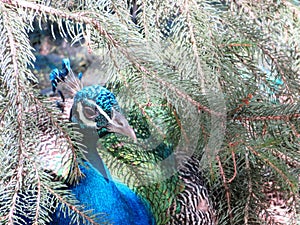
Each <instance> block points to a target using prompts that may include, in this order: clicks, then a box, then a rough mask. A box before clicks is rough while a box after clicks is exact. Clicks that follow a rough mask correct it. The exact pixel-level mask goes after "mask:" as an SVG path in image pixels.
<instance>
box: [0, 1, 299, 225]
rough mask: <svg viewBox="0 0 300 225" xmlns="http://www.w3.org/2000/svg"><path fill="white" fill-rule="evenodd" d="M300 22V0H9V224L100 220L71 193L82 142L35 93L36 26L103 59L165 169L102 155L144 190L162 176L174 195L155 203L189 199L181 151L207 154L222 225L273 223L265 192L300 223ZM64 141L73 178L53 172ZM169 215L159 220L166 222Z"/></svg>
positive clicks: (5, 152) (3, 29) (5, 25)
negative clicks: (182, 194) (175, 180)
mask: <svg viewBox="0 0 300 225" xmlns="http://www.w3.org/2000/svg"><path fill="white" fill-rule="evenodd" d="M299 20H300V8H299V2H298V1H288V0H284V1H269V0H266V1H242V0H241V1H238V0H235V1H227V0H220V1H205V0H198V1H196V0H195V1H192V0H179V1H167V0H166V1H141V0H136V1H124V0H113V1H111V0H90V1H81V0H79V1H65V0H52V1H42V0H38V1H25V0H1V1H0V62H1V64H0V65H1V67H0V85H1V86H0V87H1V88H0V131H1V136H0V162H1V163H0V223H1V224H11V225H12V224H25V223H26V221H28V220H31V221H32V223H33V224H47V223H48V222H49V220H50V216H49V214H51V213H52V212H54V210H55V208H54V206H55V203H57V202H61V203H62V207H63V208H64V209H65V212H66V213H67V212H73V213H74V214H73V219H74V221H82V220H84V221H86V223H89V224H95V223H94V222H93V215H92V212H90V211H84V210H83V209H82V208H81V206H80V204H79V203H78V202H77V201H76V199H75V197H74V196H72V195H71V194H70V193H69V192H68V191H67V190H66V189H65V188H64V187H66V185H65V182H69V183H72V182H77V180H78V178H79V177H80V175H81V173H80V170H79V168H78V165H77V162H78V160H79V159H80V158H82V157H83V156H82V152H81V148H80V145H79V144H78V143H77V142H76V140H78V139H79V138H80V135H79V134H78V133H77V132H76V130H75V129H74V128H71V126H70V122H68V120H67V119H66V118H64V117H63V116H62V115H60V112H59V111H57V110H56V109H55V107H53V104H52V103H51V102H48V101H47V100H46V99H43V98H41V97H40V96H38V94H37V91H36V90H35V88H34V87H35V84H36V83H37V77H35V76H34V75H33V73H32V71H31V69H32V68H33V62H34V60H35V58H34V55H33V49H32V47H31V46H30V41H29V38H28V32H29V31H32V30H33V29H34V26H33V24H34V23H35V22H38V23H39V24H40V28H42V24H44V23H48V24H50V27H51V28H52V36H53V38H56V37H59V36H62V37H63V38H65V39H66V40H68V41H69V42H71V43H73V44H75V43H80V44H82V45H85V46H86V47H87V48H88V49H89V51H90V52H92V53H93V54H95V55H97V56H99V58H100V57H103V56H105V60H106V63H107V65H108V66H107V70H106V71H105V74H106V76H107V77H108V79H109V81H110V83H109V84H107V85H108V86H109V87H110V89H112V91H113V92H115V93H116V95H117V97H118V102H119V103H120V105H121V107H122V108H124V109H125V111H126V112H127V113H128V115H132V116H130V118H131V121H130V123H131V124H132V126H133V127H134V124H136V129H137V130H136V132H137V137H138V139H139V141H140V142H139V144H140V146H139V148H140V149H146V150H149V149H152V150H154V149H155V151H156V153H155V154H156V155H160V158H158V159H159V160H158V159H157V158H155V159H154V160H153V161H155V160H157V161H159V162H162V163H161V164H159V162H158V164H155V163H154V164H147V162H148V161H147V160H148V159H147V160H145V159H143V158H142V157H140V156H139V155H138V152H139V151H138V149H136V148H134V149H133V148H131V146H136V144H132V143H128V145H126V146H125V149H126V148H128V149H129V150H130V151H132V152H131V153H132V154H128V155H126V154H124V153H122V152H116V148H111V151H110V152H103V151H102V150H101V149H102V147H103V146H102V147H101V143H99V146H100V147H99V151H100V152H101V154H102V155H103V157H104V158H105V159H106V160H107V162H108V165H109V166H111V168H112V169H114V168H115V169H114V170H113V172H112V174H113V175H115V176H116V177H119V178H120V179H123V182H125V183H126V184H128V185H129V187H132V188H134V189H135V190H137V191H140V192H141V193H144V194H145V193H146V191H149V190H150V191H151V190H152V191H154V190H156V189H157V186H156V185H158V183H155V181H158V180H159V181H160V182H161V183H160V185H161V186H165V187H166V190H167V191H168V192H170V193H171V194H170V193H166V198H165V199H155V195H154V197H153V202H151V204H152V206H153V207H159V206H157V205H159V204H157V203H158V202H159V201H162V202H163V203H165V204H168V203H169V204H170V202H171V201H172V200H173V196H172V194H174V193H176V192H177V191H178V187H174V186H172V185H169V184H170V179H172V176H173V173H174V171H173V170H168V168H171V169H172V168H174V165H170V164H168V163H170V162H172V157H173V156H174V155H173V154H172V153H175V156H176V157H177V158H179V159H180V157H181V156H184V157H183V158H185V157H190V156H192V155H193V156H194V157H198V159H199V161H200V163H201V167H199V170H201V172H202V174H203V175H204V176H205V178H206V180H207V182H208V184H209V186H210V196H211V198H212V199H213V200H214V202H215V208H216V212H217V217H218V222H219V224H226V225H227V224H272V221H271V220H272V219H274V216H272V215H270V213H272V211H270V205H269V204H268V199H267V195H266V194H265V192H266V190H270V191H271V192H272V191H279V192H280V193H281V194H282V195H283V196H284V200H285V201H284V203H285V207H286V208H288V211H289V215H290V218H289V220H286V221H284V222H285V223H286V224H297V222H298V223H299V220H300V219H299V210H300V209H299V208H300V207H299V170H300V157H299V153H300V146H299V143H300V142H299V138H300V134H299V132H300V123H299V117H300V112H299V108H300V102H299V100H300V99H299V98H300V93H299V84H300V53H299V45H300V23H299ZM56 28H57V29H56ZM57 30H58V31H57ZM141 121H146V122H145V123H143V122H141ZM139 128H140V129H141V132H139V130H138V129H139ZM46 131H47V132H46ZM46 133H47V134H49V136H45V134H46ZM149 135H150V137H151V138H149ZM53 137H56V138H57V140H56V142H55V146H56V147H57V148H56V149H54V151H55V152H58V153H60V154H61V158H63V159H64V161H63V165H62V167H63V169H61V168H60V167H59V168H57V167H55V168H54V169H53V168H49V167H47V165H48V164H47V163H49V161H50V160H51V159H52V158H51V157H50V156H49V155H48V157H49V158H47V154H49V151H48V150H47V143H46V142H47V141H49V142H51V141H52V144H53V139H52V138H53ZM114 138H117V137H114V136H113V135H110V136H108V137H107V139H112V140H114ZM118 138H119V137H118ZM120 139H121V138H120ZM108 141H109V140H108ZM125 142H126V140H125ZM43 143H45V144H43ZM105 143H106V145H108V146H106V147H108V148H109V144H110V142H105ZM153 143H155V144H153ZM160 144H162V145H165V146H169V147H170V148H171V147H172V149H174V152H170V153H166V152H161V151H160V148H159V147H157V146H160ZM117 149H118V148H117ZM129 150H128V151H129ZM141 151H143V150H141ZM170 151H171V150H170ZM150 156H151V155H150ZM150 156H149V157H150ZM139 157H140V158H139ZM61 158H59V159H58V160H60V159H61ZM115 158H117V159H118V160H117V161H115V160H114V159H115ZM165 159H170V161H168V160H165ZM55 162H56V161H55ZM118 162H123V164H121V165H119V164H118ZM164 163H165V164H164ZM182 163H184V160H182V161H180V160H179V162H178V165H176V166H177V167H179V168H180V166H181V164H182ZM132 166H134V167H132ZM135 168H137V169H135ZM160 168H166V170H163V172H165V173H161V172H158V171H159V169H160ZM49 170H51V173H49ZM145 171H146V172H145ZM147 172H150V173H147ZM118 173H119V174H118ZM124 174H125V175H126V174H127V176H124ZM130 174H135V176H129V175H130ZM141 174H142V175H141ZM53 175H56V179H53ZM140 175H141V176H140ZM152 175H155V176H152ZM156 175H157V177H156ZM146 178H147V179H146ZM144 179H146V181H145V180H144ZM148 182H149V183H148ZM168 185H169V186H170V188H168V187H169V186H168ZM145 190H146V191H145ZM169 196H170V197H169ZM52 206H53V207H52ZM153 210H154V211H155V210H157V209H155V208H154V209H153ZM158 213H159V215H158V216H157V218H159V220H158V221H159V224H166V223H168V218H164V216H166V217H167V213H166V214H161V213H160V212H158ZM275 219H276V218H275Z"/></svg>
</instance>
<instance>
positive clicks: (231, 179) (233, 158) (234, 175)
mask: <svg viewBox="0 0 300 225" xmlns="http://www.w3.org/2000/svg"><path fill="white" fill-rule="evenodd" d="M231 155H232V161H233V168H234V173H233V176H232V178H230V179H229V180H228V183H231V182H232V181H233V180H234V178H235V177H236V175H237V169H236V161H235V154H234V151H233V150H232V151H231Z"/></svg>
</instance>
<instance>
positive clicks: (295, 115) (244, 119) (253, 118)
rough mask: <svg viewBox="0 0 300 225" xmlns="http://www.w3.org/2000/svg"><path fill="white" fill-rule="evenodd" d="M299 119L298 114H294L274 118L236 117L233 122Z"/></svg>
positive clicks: (299, 114) (299, 115)
mask: <svg viewBox="0 0 300 225" xmlns="http://www.w3.org/2000/svg"><path fill="white" fill-rule="evenodd" d="M297 118H300V113H294V114H289V115H274V116H252V117H241V116H239V117H236V118H234V120H238V121H252V122H253V121H264V120H285V121H287V120H290V119H297Z"/></svg>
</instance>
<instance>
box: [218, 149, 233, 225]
mask: <svg viewBox="0 0 300 225" xmlns="http://www.w3.org/2000/svg"><path fill="white" fill-rule="evenodd" d="M216 159H217V161H218V163H219V168H220V174H221V177H222V179H223V185H224V188H225V191H226V198H227V206H228V214H229V218H230V223H231V224H233V215H232V210H231V204H230V190H229V187H228V185H227V179H226V176H225V173H224V170H223V166H222V163H221V160H220V156H218V155H217V156H216Z"/></svg>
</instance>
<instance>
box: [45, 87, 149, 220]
mask: <svg viewBox="0 0 300 225" xmlns="http://www.w3.org/2000/svg"><path fill="white" fill-rule="evenodd" d="M70 120H71V121H72V122H74V123H76V124H77V125H78V127H79V131H80V133H82V135H83V138H82V144H83V146H85V149H84V150H85V153H84V155H85V158H86V160H83V162H81V163H80V166H79V167H80V170H81V172H82V174H83V177H82V178H81V179H80V181H79V183H77V184H75V185H70V186H69V189H70V190H71V192H72V193H73V194H74V195H75V197H76V199H77V200H78V201H79V202H80V204H82V205H84V206H85V208H84V210H92V212H93V214H96V215H97V214H98V216H96V217H95V219H94V221H95V222H97V223H100V224H101V223H103V222H105V221H107V222H109V223H112V224H124V225H125V224H137V225H138V224H139V225H144V224H154V221H153V219H152V216H151V214H150V211H149V210H148V207H147V203H146V201H145V200H143V199H141V198H140V197H138V196H137V195H136V194H135V193H134V192H133V191H132V190H130V189H129V188H128V187H127V186H126V185H124V184H123V183H121V182H119V181H116V180H114V179H112V177H111V175H110V172H109V170H108V169H107V167H106V165H105V164H104V163H103V161H102V159H101V158H100V157H99V155H98V153H97V149H96V144H97V140H98V139H99V137H100V138H101V137H103V136H105V135H107V134H108V133H111V132H118V133H121V134H123V135H127V136H130V137H131V138H133V139H135V134H134V132H133V130H132V128H131V127H130V126H129V124H128V122H127V120H126V119H125V117H124V116H123V115H122V114H121V112H120V107H119V105H118V103H117V101H116V99H115V96H114V95H113V94H112V93H111V92H110V91H108V90H107V89H106V88H104V87H102V86H99V85H95V86H89V87H85V88H83V89H82V90H80V91H79V92H77V93H76V95H75V97H74V102H73V106H72V109H71V111H70ZM70 222H72V217H71V216H67V217H64V216H63V215H62V214H61V207H60V206H59V207H58V209H57V212H56V213H55V214H54V215H53V222H52V223H51V224H70ZM71 224H72V223H71ZM74 224H76V223H74Z"/></svg>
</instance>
